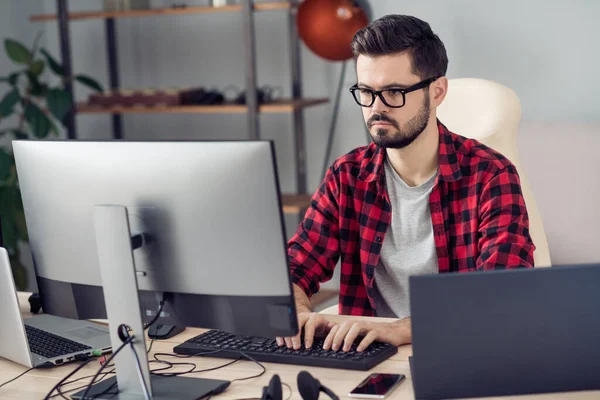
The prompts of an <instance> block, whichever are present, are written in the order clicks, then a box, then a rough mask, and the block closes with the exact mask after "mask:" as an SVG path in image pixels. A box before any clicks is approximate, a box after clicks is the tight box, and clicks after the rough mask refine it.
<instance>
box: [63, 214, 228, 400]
mask: <svg viewBox="0 0 600 400" xmlns="http://www.w3.org/2000/svg"><path fill="white" fill-rule="evenodd" d="M94 225H95V228H96V244H97V247H98V261H99V263H100V272H101V275H102V286H103V289H104V300H105V303H106V314H107V317H108V324H109V331H110V340H111V346H112V349H113V352H114V351H116V350H117V349H118V348H119V347H121V345H122V344H123V342H122V340H121V339H120V338H119V333H118V328H119V326H120V325H122V324H124V325H127V326H128V327H129V328H131V330H130V331H129V332H130V335H133V336H134V337H135V339H134V341H133V342H132V344H133V348H134V349H135V351H136V353H137V356H138V358H139V364H140V366H139V367H138V365H137V363H136V359H135V356H134V353H133V351H132V350H131V348H130V345H127V346H126V347H125V348H123V349H122V350H121V351H120V352H119V353H118V354H117V355H116V356H115V358H114V363H115V369H116V377H113V378H111V379H107V380H104V381H102V382H100V383H96V384H95V385H94V386H92V387H91V388H90V390H89V391H88V393H87V394H86V395H85V397H83V396H84V394H85V389H84V390H82V391H80V392H78V393H76V394H75V395H73V397H72V398H73V399H84V398H85V399H88V398H97V399H109V398H110V399H121V400H125V399H127V400H129V399H145V398H147V397H148V398H150V399H190V400H191V399H200V398H202V397H204V396H206V395H209V394H217V393H220V392H222V391H224V390H225V389H227V387H228V386H229V384H230V382H229V381H222V380H215V379H200V378H186V377H163V376H156V375H154V376H152V375H151V374H150V368H149V365H148V355H147V353H146V351H147V349H146V341H145V340H144V329H143V324H142V313H141V307H140V299H139V296H138V282H137V274H136V270H135V262H134V259H133V247H132V243H131V238H132V236H131V230H130V227H129V219H128V215H127V208H126V207H124V206H96V207H95V209H94ZM140 370H141V375H142V377H143V381H144V383H145V385H142V381H141V380H140V372H139V371H140ZM115 383H116V385H115ZM144 386H145V387H146V389H144ZM145 390H147V392H148V394H147V396H146V395H145V394H144V392H145ZM117 392H118V394H117V395H115V394H116V393H117ZM98 394H100V395H98Z"/></svg>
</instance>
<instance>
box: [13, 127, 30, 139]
mask: <svg viewBox="0 0 600 400" xmlns="http://www.w3.org/2000/svg"><path fill="white" fill-rule="evenodd" d="M11 132H12V134H13V135H15V138H16V139H18V140H26V139H29V135H28V134H27V132H23V131H20V130H18V129H12V130H11Z"/></svg>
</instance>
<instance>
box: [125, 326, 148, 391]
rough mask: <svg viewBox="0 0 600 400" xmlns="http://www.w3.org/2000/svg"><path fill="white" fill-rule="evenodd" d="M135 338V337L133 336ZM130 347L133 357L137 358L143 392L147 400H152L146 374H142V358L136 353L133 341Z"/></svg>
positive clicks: (136, 362)
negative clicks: (145, 377)
mask: <svg viewBox="0 0 600 400" xmlns="http://www.w3.org/2000/svg"><path fill="white" fill-rule="evenodd" d="M131 338H133V336H131ZM129 346H130V347H131V351H133V356H134V357H135V364H136V366H137V372H138V377H139V378H140V384H141V385H142V390H143V391H144V398H145V399H146V400H150V392H149V391H148V386H147V385H146V380H145V379H144V373H143V372H142V363H140V358H139V357H138V353H137V351H135V347H133V340H132V341H130V342H129Z"/></svg>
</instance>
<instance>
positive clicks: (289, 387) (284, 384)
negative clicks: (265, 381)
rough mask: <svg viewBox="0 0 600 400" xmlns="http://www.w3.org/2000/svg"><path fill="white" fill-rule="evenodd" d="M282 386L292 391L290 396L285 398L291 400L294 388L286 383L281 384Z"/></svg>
mask: <svg viewBox="0 0 600 400" xmlns="http://www.w3.org/2000/svg"><path fill="white" fill-rule="evenodd" d="M281 384H282V385H283V386H285V387H287V388H288V389H290V394H288V397H286V398H285V400H290V398H291V397H292V387H291V386H290V385H288V384H287V383H285V382H281Z"/></svg>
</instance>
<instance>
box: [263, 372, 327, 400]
mask: <svg viewBox="0 0 600 400" xmlns="http://www.w3.org/2000/svg"><path fill="white" fill-rule="evenodd" d="M298 391H299V392H300V396H302V399H303V400H317V399H318V398H319V393H320V392H324V393H326V394H327V395H328V396H329V397H331V398H332V399H333V400H339V397H337V395H336V394H335V393H333V392H332V391H331V389H328V388H326V387H325V386H323V385H321V382H319V381H318V380H317V379H315V378H313V376H312V375H311V374H309V373H308V372H306V371H300V373H299V374H298ZM282 397H283V393H282V389H281V379H280V378H279V375H277V374H275V375H273V377H272V378H271V380H270V381H269V386H264V387H263V393H262V397H261V400H282Z"/></svg>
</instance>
